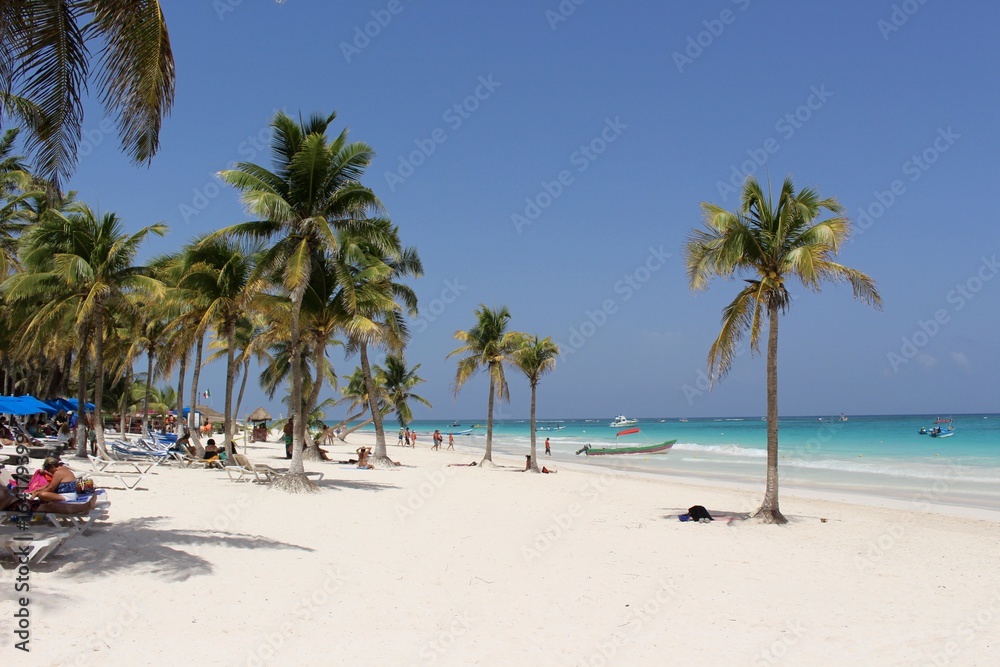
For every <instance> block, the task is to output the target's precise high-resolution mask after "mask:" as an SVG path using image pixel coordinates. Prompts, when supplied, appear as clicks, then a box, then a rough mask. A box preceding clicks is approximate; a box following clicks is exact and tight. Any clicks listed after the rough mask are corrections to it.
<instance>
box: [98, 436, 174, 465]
mask: <svg viewBox="0 0 1000 667" xmlns="http://www.w3.org/2000/svg"><path fill="white" fill-rule="evenodd" d="M111 451H112V452H114V454H115V456H117V457H118V459H119V460H121V461H149V462H151V463H152V465H153V466H158V465H160V464H161V463H163V462H164V461H166V460H168V459H170V458H171V456H170V454H169V453H168V452H167V451H161V450H156V451H153V450H151V449H147V448H146V447H129V446H128V444H127V443H123V442H117V441H115V442H112V443H111Z"/></svg>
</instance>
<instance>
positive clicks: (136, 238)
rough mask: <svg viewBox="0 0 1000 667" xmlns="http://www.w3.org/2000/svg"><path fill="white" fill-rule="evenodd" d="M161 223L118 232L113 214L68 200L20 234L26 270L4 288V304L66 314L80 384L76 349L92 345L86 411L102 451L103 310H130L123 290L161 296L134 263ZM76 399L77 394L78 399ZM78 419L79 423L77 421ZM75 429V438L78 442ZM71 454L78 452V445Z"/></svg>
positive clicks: (106, 315) (106, 314)
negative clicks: (90, 400) (60, 210)
mask: <svg viewBox="0 0 1000 667" xmlns="http://www.w3.org/2000/svg"><path fill="white" fill-rule="evenodd" d="M166 231H167V227H166V225H164V224H162V223H158V224H154V225H150V226H148V227H143V228H142V229H140V230H139V231H138V232H136V233H134V234H131V235H127V234H125V231H124V228H123V224H122V221H121V220H120V219H119V218H118V216H116V215H115V214H114V213H105V214H104V215H103V216H98V215H97V214H96V213H94V211H93V210H91V208H90V207H89V206H87V205H86V204H83V203H76V204H73V205H72V206H71V207H70V212H69V214H68V215H65V216H63V215H58V216H57V215H51V216H46V217H45V219H44V220H42V221H41V222H40V223H38V224H36V225H35V226H34V227H32V228H31V229H30V230H29V231H28V232H27V233H26V234H25V235H24V236H23V237H22V242H23V244H24V245H23V252H22V261H23V263H24V265H25V266H26V267H27V268H28V271H25V272H22V273H19V274H16V275H14V276H12V277H11V278H10V279H8V281H7V283H5V285H6V287H7V288H8V289H9V292H8V294H9V296H10V297H11V298H12V299H15V300H16V299H38V298H40V297H41V298H44V299H45V300H46V302H47V303H48V304H50V306H51V308H45V309H43V310H48V311H50V312H54V313H59V312H66V311H67V310H69V311H71V312H72V313H73V318H74V326H75V328H76V331H77V333H78V338H77V340H78V345H79V347H78V351H77V359H78V362H79V363H78V365H79V366H80V372H79V375H80V386H81V390H82V388H83V386H84V383H83V374H84V373H83V368H84V361H85V357H86V355H85V354H84V351H85V350H86V349H87V348H88V346H89V345H90V341H93V349H94V352H93V353H94V361H93V364H94V377H95V378H97V380H96V381H95V382H94V406H95V408H94V414H95V417H96V419H95V422H96V424H95V426H96V431H97V442H98V447H99V448H100V449H101V450H102V451H103V452H104V453H107V450H105V448H104V426H103V419H102V413H101V409H102V394H103V389H104V381H103V378H104V341H105V337H106V330H107V329H108V328H109V327H110V326H111V325H112V321H111V320H112V318H111V317H110V312H111V311H117V312H119V313H122V314H124V313H126V312H129V311H130V310H132V311H133V314H134V307H133V306H132V305H131V303H130V301H129V300H128V299H126V298H125V295H126V293H128V292H132V291H142V292H148V293H152V294H158V293H162V290H163V285H162V283H160V282H159V281H158V280H156V279H155V278H152V277H151V276H150V275H149V274H150V271H149V270H148V269H147V268H146V267H144V266H135V265H133V262H134V261H135V256H136V254H137V252H138V250H139V246H140V245H141V244H142V242H143V241H144V240H145V239H146V238H147V237H148V236H149V235H150V234H156V235H158V236H163V235H164V234H165V233H166ZM80 398H81V400H82V398H83V397H82V396H81V397H80ZM80 421H81V422H82V421H83V420H80ZM84 435H85V434H84V432H83V428H82V427H81V428H80V429H79V431H78V438H80V440H83V438H84ZM79 447H80V449H78V452H80V451H85V450H84V449H82V448H83V447H85V443H82V442H81V443H80V445H79Z"/></svg>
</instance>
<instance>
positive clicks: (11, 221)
mask: <svg viewBox="0 0 1000 667" xmlns="http://www.w3.org/2000/svg"><path fill="white" fill-rule="evenodd" d="M17 135H18V128H12V129H9V130H7V131H6V132H4V133H3V136H2V137H0V280H2V279H4V278H6V277H7V276H8V275H10V273H11V271H13V270H14V269H16V268H17V266H18V261H17V239H18V237H19V236H20V234H21V232H22V231H23V230H24V227H25V225H26V224H27V222H29V221H30V219H31V214H30V207H29V206H28V202H30V201H31V200H33V199H35V198H37V197H38V196H39V195H41V194H42V191H41V190H40V189H39V187H38V185H37V184H36V183H35V180H34V179H33V178H32V176H31V174H30V173H29V172H28V168H27V167H26V166H25V164H24V163H23V162H22V158H21V156H19V155H15V154H14V142H15V140H16V139H17Z"/></svg>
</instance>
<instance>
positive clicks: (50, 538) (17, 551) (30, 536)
mask: <svg viewBox="0 0 1000 667" xmlns="http://www.w3.org/2000/svg"><path fill="white" fill-rule="evenodd" d="M72 536H73V532H72V531H70V530H67V529H65V528H30V529H28V530H16V531H14V532H10V531H9V530H5V531H3V532H0V549H2V550H3V552H4V553H6V554H8V555H10V556H11V557H12V558H13V559H14V560H15V561H18V560H20V559H21V558H27V562H29V563H30V562H35V563H41V562H43V561H44V560H45V559H46V558H48V557H49V556H51V555H52V554H54V553H55V552H56V551H57V550H58V549H59V547H61V546H62V545H63V543H64V542H66V540H68V539H69V538H70V537H72Z"/></svg>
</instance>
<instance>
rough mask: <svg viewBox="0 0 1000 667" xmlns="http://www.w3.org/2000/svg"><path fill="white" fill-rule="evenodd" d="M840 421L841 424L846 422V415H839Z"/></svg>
mask: <svg viewBox="0 0 1000 667" xmlns="http://www.w3.org/2000/svg"><path fill="white" fill-rule="evenodd" d="M840 421H842V422H846V421H847V415H845V414H844V413H843V412H841V413H840Z"/></svg>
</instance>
